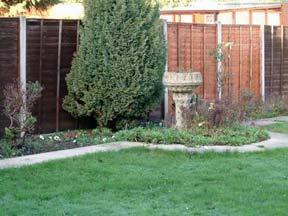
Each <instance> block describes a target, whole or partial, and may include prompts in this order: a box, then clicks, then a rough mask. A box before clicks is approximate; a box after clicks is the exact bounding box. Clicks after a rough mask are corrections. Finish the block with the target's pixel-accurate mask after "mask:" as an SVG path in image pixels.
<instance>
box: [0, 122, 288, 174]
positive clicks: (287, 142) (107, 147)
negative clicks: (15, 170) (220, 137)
mask: <svg viewBox="0 0 288 216" xmlns="http://www.w3.org/2000/svg"><path fill="white" fill-rule="evenodd" d="M275 121H288V117H278V118H273V119H265V120H264V119H263V120H257V121H253V122H250V123H249V124H254V125H261V126H262V125H267V124H268V123H267V122H269V124H273V123H275ZM270 137H271V138H270V139H269V140H266V141H263V142H260V143H255V144H250V145H244V146H237V147H234V146H201V147H186V146H183V145H153V144H145V143H134V142H117V143H110V144H103V145H95V146H87V147H82V148H75V149H69V150H63V151H56V152H48V153H41V154H36V155H28V156H23V157H17V158H10V159H4V160H0V169H5V168H12V167H20V166H27V165H32V164H38V163H43V162H47V161H52V160H59V159H64V158H71V157H77V156H80V155H85V154H91V153H97V152H108V151H119V150H123V149H128V148H134V147H146V148H149V149H161V150H166V151H186V152H191V153H203V152H208V151H214V152H257V151H264V150H269V149H276V148H288V134H279V133H270Z"/></svg>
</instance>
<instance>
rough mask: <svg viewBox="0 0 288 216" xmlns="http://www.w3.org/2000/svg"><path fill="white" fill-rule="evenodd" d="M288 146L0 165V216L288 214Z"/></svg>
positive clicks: (138, 152)
mask: <svg viewBox="0 0 288 216" xmlns="http://www.w3.org/2000/svg"><path fill="white" fill-rule="evenodd" d="M287 164H288V150H287V149H282V150H275V151H269V152H262V153H247V154H246V153H245V154H239V153H238V154H236V153H234V154H232V153H229V154H228V153H227V154H217V153H205V154H188V153H181V152H163V151H153V150H147V149H142V148H141V149H130V150H125V151H120V152H110V153H99V154H92V155H87V156H83V157H79V158H72V159H67V160H61V161H56V162H55V161H54V162H49V163H45V164H40V165H35V166H31V167H24V168H19V169H9V170H2V171H0V215H27V216H30V215H53V216H54V215H173V216H174V215H278V216H279V215H287V203H288V168H287Z"/></svg>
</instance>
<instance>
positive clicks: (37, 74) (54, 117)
mask: <svg viewBox="0 0 288 216" xmlns="http://www.w3.org/2000/svg"><path fill="white" fill-rule="evenodd" d="M78 25H79V22H78V21H68V20H29V19H28V20H27V80H28V81H36V80H38V81H39V82H40V83H41V84H42V85H43V87H44V91H43V94H42V97H41V99H40V101H39V103H38V104H37V106H36V108H35V114H36V117H37V120H38V124H37V125H38V129H39V130H40V131H44V132H50V131H55V130H65V129H73V128H77V121H76V120H75V119H73V118H72V117H71V116H70V115H69V114H68V113H67V112H65V111H64V110H63V109H62V99H63V97H64V96H65V95H66V93H67V91H66V83H65V77H66V74H67V73H68V72H69V70H70V66H71V61H72V57H73V53H74V52H75V51H76V48H77V38H78V36H77V35H78V33H77V32H78V30H77V29H78Z"/></svg>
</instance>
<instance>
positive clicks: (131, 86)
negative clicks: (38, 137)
mask: <svg viewBox="0 0 288 216" xmlns="http://www.w3.org/2000/svg"><path fill="white" fill-rule="evenodd" d="M84 5H85V12H86V14H85V18H84V20H83V28H82V29H81V33H80V34H81V37H80V47H79V51H78V53H77V55H76V56H75V58H74V61H73V65H72V69H71V73H70V74H68V76H67V78H66V81H67V85H68V92H69V93H68V95H67V96H66V97H65V100H64V103H63V107H64V109H65V110H67V111H68V112H70V113H71V114H72V115H73V116H75V117H83V116H91V117H94V118H95V119H96V120H97V123H98V124H99V125H100V126H110V127H111V126H112V127H114V126H115V125H116V124H118V123H119V122H123V120H125V121H127V120H132V119H138V118H142V117H145V116H146V115H147V113H148V112H149V111H150V110H151V109H153V108H154V107H155V105H157V104H158V103H159V101H160V98H161V95H162V89H163V87H162V76H163V73H164V69H165V58H166V48H165V41H164V37H163V31H162V24H161V21H160V20H159V8H158V6H157V5H155V4H154V3H153V2H152V1H146V0H117V1H116V0H86V1H85V2H84Z"/></svg>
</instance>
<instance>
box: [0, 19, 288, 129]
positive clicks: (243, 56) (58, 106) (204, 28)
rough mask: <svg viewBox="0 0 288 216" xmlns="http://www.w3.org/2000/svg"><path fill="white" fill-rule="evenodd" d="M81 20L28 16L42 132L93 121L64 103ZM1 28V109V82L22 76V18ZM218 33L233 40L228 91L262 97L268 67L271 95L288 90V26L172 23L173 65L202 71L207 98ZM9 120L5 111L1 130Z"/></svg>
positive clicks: (30, 72) (29, 72)
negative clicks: (73, 114)
mask: <svg viewBox="0 0 288 216" xmlns="http://www.w3.org/2000/svg"><path fill="white" fill-rule="evenodd" d="M79 25H80V24H79V21H77V20H38V19H27V20H26V27H27V29H26V37H27V40H26V48H27V49H26V63H27V66H26V76H27V80H28V81H36V80H38V81H40V83H41V84H42V85H43V86H44V88H45V90H44V92H43V96H42V98H41V100H40V101H39V103H38V104H37V106H36V108H35V115H36V117H37V119H38V125H37V127H38V128H37V129H38V132H52V131H55V130H65V129H74V128H79V126H87V125H90V122H89V121H87V120H83V121H76V120H75V119H73V118H72V117H71V116H70V115H69V114H68V113H67V112H65V111H64V110H63V109H62V99H63V97H64V96H65V95H66V93H67V89H66V83H65V77H66V74H67V73H68V72H69V70H70V66H71V60H72V58H73V54H74V52H75V51H76V50H77V44H78V41H79V37H78V29H79ZM0 29H1V31H0V109H2V108H3V103H2V102H3V93H2V91H1V88H2V87H3V86H4V85H5V84H6V83H9V82H12V81H13V80H15V79H16V78H19V76H20V66H19V62H20V57H19V53H20V45H19V43H20V39H19V37H20V36H19V35H20V33H19V32H20V21H19V19H17V18H15V19H5V18H1V19H0ZM219 31H220V34H219ZM262 33H263V35H262ZM264 33H265V37H264ZM218 37H220V38H221V42H222V43H224V44H225V43H227V42H232V43H233V46H232V50H231V58H230V60H229V62H228V65H229V68H228V70H227V71H228V72H229V82H226V83H225V86H224V87H223V88H224V90H225V91H227V90H229V91H230V95H232V96H233V97H234V98H235V99H239V97H240V95H241V92H243V91H245V90H251V91H253V92H254V94H255V95H257V96H259V97H260V96H261V94H262V93H263V89H261V87H263V85H262V84H263V83H262V81H261V76H262V75H264V72H263V71H264V67H265V83H264V84H265V95H266V97H269V96H270V95H271V94H272V93H278V94H286V95H287V94H288V27H271V26H266V27H265V29H264V32H263V31H261V28H260V26H244V25H223V26H222V28H221V30H220V29H219V26H218V27H217V25H204V24H185V23H168V26H167V38H168V71H170V72H173V71H177V70H179V69H180V70H181V69H182V70H193V71H200V72H201V73H202V75H203V79H204V83H203V86H201V87H200V88H199V89H198V91H199V94H200V95H201V96H202V97H203V98H204V99H206V100H214V99H215V98H216V68H217V62H216V61H215V59H214V58H213V56H212V55H211V52H212V51H213V50H214V49H215V48H216V46H217V44H218V43H219V38H218ZM263 42H264V43H265V44H262V43H263ZM263 45H265V49H264V50H262V47H263ZM262 51H264V52H265V54H264V53H263V52H262ZM264 55H265V56H264ZM225 71H226V70H225ZM262 72H263V74H262ZM168 99H169V104H170V105H169V106H168V110H169V112H170V113H173V106H172V101H173V100H172V97H171V94H169V97H168ZM162 115H163V111H162V109H158V111H156V112H154V113H152V114H151V115H150V117H151V118H152V119H153V118H159V117H162ZM7 124H8V122H7V119H5V118H4V117H3V115H2V112H0V133H1V132H3V128H4V127H5V126H7Z"/></svg>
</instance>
